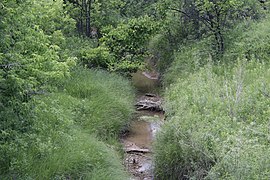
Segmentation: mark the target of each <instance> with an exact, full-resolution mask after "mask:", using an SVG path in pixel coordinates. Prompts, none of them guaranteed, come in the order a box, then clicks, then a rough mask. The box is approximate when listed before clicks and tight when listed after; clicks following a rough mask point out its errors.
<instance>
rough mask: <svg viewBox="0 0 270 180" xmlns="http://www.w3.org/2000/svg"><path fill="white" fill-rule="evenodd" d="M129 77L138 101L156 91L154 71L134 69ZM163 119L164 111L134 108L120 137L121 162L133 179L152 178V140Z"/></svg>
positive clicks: (147, 179) (152, 98) (156, 78)
mask: <svg viewBox="0 0 270 180" xmlns="http://www.w3.org/2000/svg"><path fill="white" fill-rule="evenodd" d="M132 80H133V84H134V86H135V87H136V88H137V89H138V92H139V93H138V94H137V97H138V98H137V100H138V101H140V100H142V99H143V100H144V99H147V100H149V97H147V96H145V94H148V93H151V94H153V93H156V92H158V91H157V88H158V86H159V83H158V74H154V73H151V74H150V73H149V74H148V73H146V72H137V73H135V74H133V78H132ZM150 100H153V101H161V98H160V97H158V95H155V96H154V97H151V98H150ZM163 121H164V113H163V112H162V111H159V112H155V111H149V110H140V111H137V113H136V116H135V118H134V120H133V121H132V122H131V124H130V126H129V131H128V133H127V134H126V135H125V136H124V137H123V138H122V142H123V145H124V150H125V156H124V164H125V167H126V169H127V171H128V172H129V173H130V174H131V175H132V179H133V180H152V179H153V178H154V174H153V170H154V164H153V159H152V158H153V150H152V143H153V140H154V138H155V134H156V132H157V131H158V130H159V129H160V126H161V124H162V122H163Z"/></svg>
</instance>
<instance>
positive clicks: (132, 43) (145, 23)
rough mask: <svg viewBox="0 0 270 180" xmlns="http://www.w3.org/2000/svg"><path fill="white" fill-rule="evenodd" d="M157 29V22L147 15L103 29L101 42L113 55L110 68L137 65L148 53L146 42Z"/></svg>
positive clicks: (129, 67) (126, 67) (128, 67)
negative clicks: (113, 59) (113, 61)
mask: <svg viewBox="0 0 270 180" xmlns="http://www.w3.org/2000/svg"><path fill="white" fill-rule="evenodd" d="M156 29H157V24H156V23H155V22H154V21H153V20H152V19H151V18H150V17H147V16H144V17H139V18H134V19H129V20H128V22H122V23H119V24H118V25H117V27H116V28H114V27H112V26H109V27H107V28H106V29H104V32H103V37H102V38H101V42H102V43H103V45H104V46H105V47H107V48H108V49H109V51H110V53H111V54H112V55H113V56H114V57H115V59H116V62H115V63H113V64H112V67H111V69H112V70H118V69H124V70H125V69H128V70H129V69H130V70H133V67H137V68H138V67H139V66H140V65H141V62H142V61H143V59H144V58H145V57H146V56H147V55H148V52H147V50H146V43H147V41H148V40H149V39H150V37H151V36H152V34H153V33H154V32H155V30H156Z"/></svg>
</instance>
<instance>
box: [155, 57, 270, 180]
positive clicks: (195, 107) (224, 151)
mask: <svg viewBox="0 0 270 180" xmlns="http://www.w3.org/2000/svg"><path fill="white" fill-rule="evenodd" d="M212 68H214V69H212ZM216 68H217V67H212V66H211V65H207V66H205V67H203V68H201V69H200V70H199V71H198V72H194V73H193V74H190V75H189V76H188V77H186V78H180V79H179V80H178V81H177V82H176V83H175V84H174V86H171V87H170V89H169V91H168V92H167V95H166V98H167V108H166V112H168V115H169V117H170V118H169V121H168V122H167V123H166V125H165V126H164V128H163V130H162V132H160V133H159V135H158V137H157V143H156V145H155V150H156V157H155V165H156V166H155V168H156V169H155V171H156V176H157V178H158V179H168V178H173V179H180V178H183V177H186V178H191V179H203V178H206V179H257V178H258V179H267V178H268V177H269V175H270V174H269V170H268V168H269V164H268V163H269V162H268V161H267V160H265V161H261V160H262V159H266V158H267V157H268V156H269V154H267V153H268V152H269V141H268V137H269V130H268V123H269V122H268V121H269V115H270V114H269V113H270V111H269V110H270V107H269V104H270V101H269V100H270V99H269V92H270V87H269V76H270V74H269V73H270V71H269V67H268V66H264V65H263V64H261V63H257V62H254V61H252V62H249V63H247V62H245V61H244V62H241V63H239V65H238V66H236V67H235V68H233V70H232V71H231V70H230V71H231V72H232V73H230V71H227V73H225V74H227V75H220V76H219V75H217V74H215V73H214V71H215V69H216ZM225 72H226V70H225Z"/></svg>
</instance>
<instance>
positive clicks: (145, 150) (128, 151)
mask: <svg viewBox="0 0 270 180" xmlns="http://www.w3.org/2000/svg"><path fill="white" fill-rule="evenodd" d="M125 152H126V153H151V151H150V150H149V149H140V148H126V149H125Z"/></svg>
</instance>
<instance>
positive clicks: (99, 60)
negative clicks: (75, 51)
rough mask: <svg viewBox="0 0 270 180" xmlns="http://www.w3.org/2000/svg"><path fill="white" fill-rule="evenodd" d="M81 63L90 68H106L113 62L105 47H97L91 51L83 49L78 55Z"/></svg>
mask: <svg viewBox="0 0 270 180" xmlns="http://www.w3.org/2000/svg"><path fill="white" fill-rule="evenodd" d="M80 56H81V58H80V59H81V60H82V63H83V64H85V65H87V66H88V67H89V68H91V67H102V68H106V69H107V68H108V66H109V65H110V64H112V63H113V62H114V61H115V60H114V57H113V56H112V55H111V54H110V52H109V50H108V49H107V48H105V47H102V46H99V47H97V48H92V49H88V50H86V49H83V50H82V51H81V53H80Z"/></svg>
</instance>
